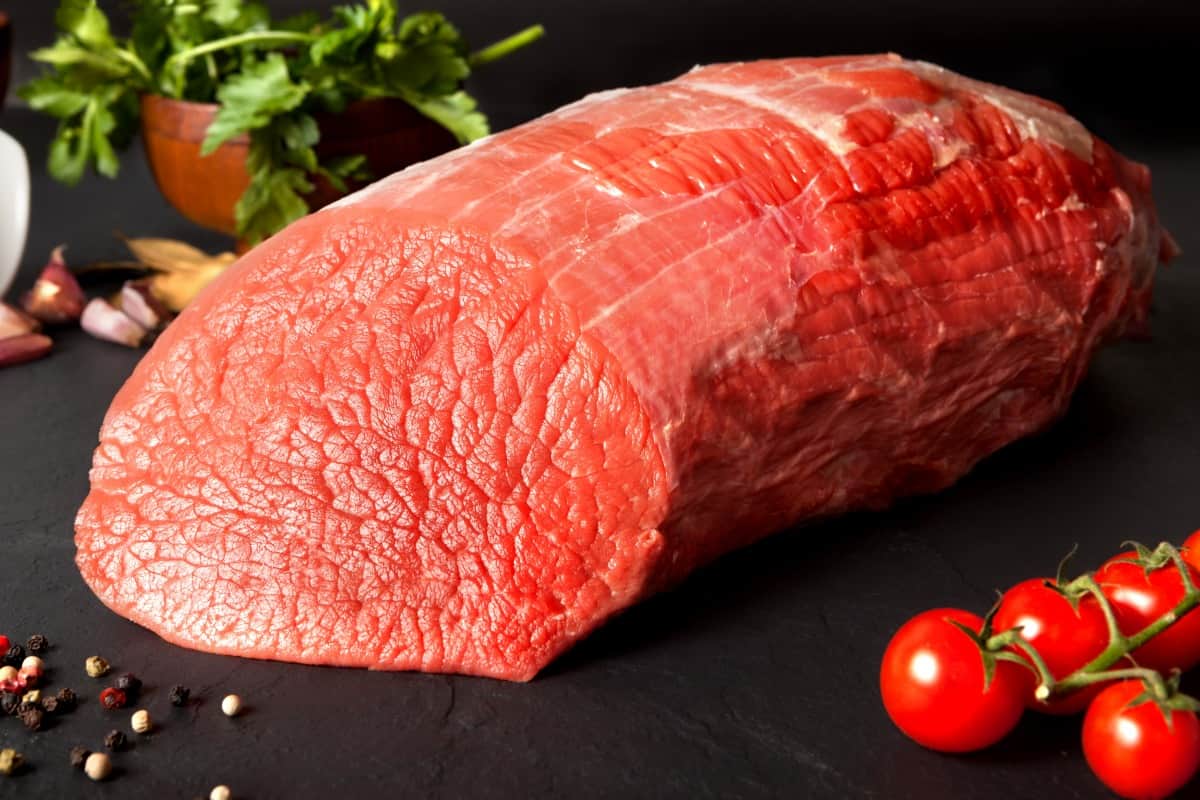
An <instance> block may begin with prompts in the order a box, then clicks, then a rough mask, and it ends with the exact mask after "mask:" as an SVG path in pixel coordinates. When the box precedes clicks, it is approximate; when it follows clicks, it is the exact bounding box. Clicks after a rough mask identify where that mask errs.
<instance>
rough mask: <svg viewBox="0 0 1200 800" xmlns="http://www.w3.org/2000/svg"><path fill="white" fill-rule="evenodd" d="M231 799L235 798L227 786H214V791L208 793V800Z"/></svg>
mask: <svg viewBox="0 0 1200 800" xmlns="http://www.w3.org/2000/svg"><path fill="white" fill-rule="evenodd" d="M231 797H233V793H232V792H230V791H229V787H228V786H225V785H221V786H214V787H213V790H212V791H211V792H209V793H208V800H229V799H230V798H231Z"/></svg>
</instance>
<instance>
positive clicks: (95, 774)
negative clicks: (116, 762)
mask: <svg viewBox="0 0 1200 800" xmlns="http://www.w3.org/2000/svg"><path fill="white" fill-rule="evenodd" d="M83 771H84V772H86V773H87V776H88V777H89V778H91V779H92V780H94V781H102V780H104V779H105V778H107V777H108V776H109V775H111V774H112V759H111V758H109V757H108V756H107V755H105V754H104V753H92V754H91V755H90V756H88V757H87V761H85V762H83Z"/></svg>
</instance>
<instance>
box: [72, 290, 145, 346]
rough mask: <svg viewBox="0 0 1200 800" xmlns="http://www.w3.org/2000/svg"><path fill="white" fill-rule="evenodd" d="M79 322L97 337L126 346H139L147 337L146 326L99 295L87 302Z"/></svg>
mask: <svg viewBox="0 0 1200 800" xmlns="http://www.w3.org/2000/svg"><path fill="white" fill-rule="evenodd" d="M79 324H80V325H81V326H82V327H83V329H84V330H85V331H87V332H88V333H90V334H91V335H92V336H95V337H96V338H97V339H104V340H105V341H108V342H116V343H117V344H123V345H125V346H126V347H137V346H138V345H140V344H141V343H142V340H143V339H145V338H146V329H145V328H143V327H142V326H141V325H139V324H138V323H137V322H135V321H134V320H133V319H131V318H129V317H128V316H126V315H125V314H124V313H123V312H121V311H120V310H118V309H116V308H113V306H112V304H111V303H109V302H108V301H107V300H105V299H104V298H102V297H97V298H96V299H94V300H92V302H90V303H88V304H87V308H85V309H84V310H83V318H82V319H81V320H80V321H79Z"/></svg>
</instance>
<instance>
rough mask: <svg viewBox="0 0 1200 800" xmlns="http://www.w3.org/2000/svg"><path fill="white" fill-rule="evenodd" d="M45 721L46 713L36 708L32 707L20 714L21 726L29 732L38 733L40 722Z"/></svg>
mask: <svg viewBox="0 0 1200 800" xmlns="http://www.w3.org/2000/svg"><path fill="white" fill-rule="evenodd" d="M22 705H24V703H22ZM45 719H46V712H44V711H42V709H41V708H39V707H38V706H32V707H31V708H27V709H25V710H24V711H22V712H21V724H23V725H24V726H25V727H26V728H28V729H29V730H31V731H40V730H41V729H42V722H44V721H45Z"/></svg>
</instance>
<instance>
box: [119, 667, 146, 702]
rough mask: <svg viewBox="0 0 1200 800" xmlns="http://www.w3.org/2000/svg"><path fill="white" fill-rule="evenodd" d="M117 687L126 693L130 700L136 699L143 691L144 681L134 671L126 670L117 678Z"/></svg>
mask: <svg viewBox="0 0 1200 800" xmlns="http://www.w3.org/2000/svg"><path fill="white" fill-rule="evenodd" d="M116 687H117V688H118V689H120V690H121V691H122V692H124V693H125V696H126V697H128V698H129V699H130V700H136V699H137V696H138V693H139V692H141V691H142V681H141V679H140V678H138V676H136V675H134V674H133V673H132V672H126V673H125V674H124V675H122V676H120V677H119V678H117V680H116Z"/></svg>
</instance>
